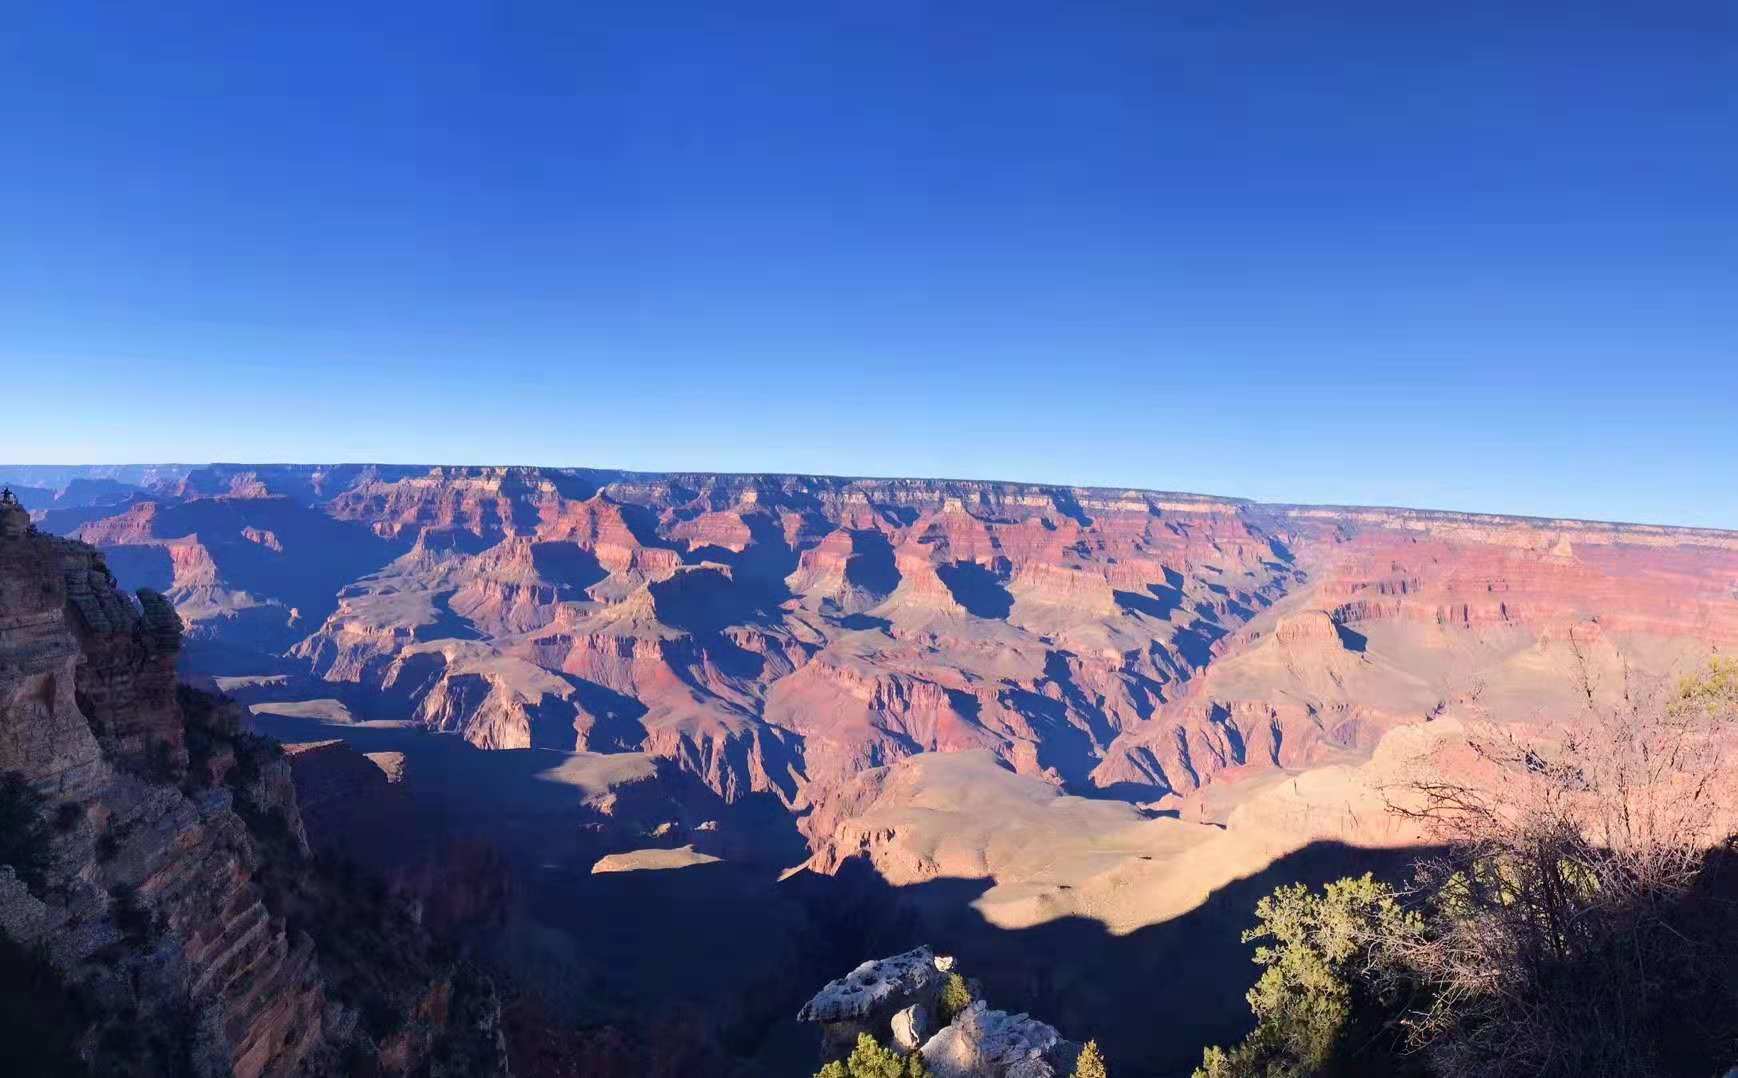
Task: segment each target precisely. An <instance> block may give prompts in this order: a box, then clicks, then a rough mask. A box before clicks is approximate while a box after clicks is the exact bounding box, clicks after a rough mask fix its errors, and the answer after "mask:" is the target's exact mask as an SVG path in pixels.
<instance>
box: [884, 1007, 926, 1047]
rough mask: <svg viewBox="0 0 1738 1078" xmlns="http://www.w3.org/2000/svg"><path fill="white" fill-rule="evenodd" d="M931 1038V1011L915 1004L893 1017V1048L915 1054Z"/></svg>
mask: <svg viewBox="0 0 1738 1078" xmlns="http://www.w3.org/2000/svg"><path fill="white" fill-rule="evenodd" d="M928 1038H929V1010H928V1008H926V1007H924V1005H923V1004H921V1003H913V1004H912V1005H911V1006H909V1007H907V1008H905V1009H904V1010H902V1011H900V1012H899V1013H897V1014H895V1015H894V1016H893V1047H895V1048H897V1049H899V1050H900V1051H901V1052H915V1051H917V1050H918V1049H919V1048H921V1047H923V1042H924V1041H925V1040H927V1039H928Z"/></svg>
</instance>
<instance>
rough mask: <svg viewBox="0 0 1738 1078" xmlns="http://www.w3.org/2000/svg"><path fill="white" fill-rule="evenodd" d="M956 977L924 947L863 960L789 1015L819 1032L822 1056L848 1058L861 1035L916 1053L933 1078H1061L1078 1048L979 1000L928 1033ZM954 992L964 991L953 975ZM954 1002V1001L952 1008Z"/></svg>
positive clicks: (1026, 1018)
mask: <svg viewBox="0 0 1738 1078" xmlns="http://www.w3.org/2000/svg"><path fill="white" fill-rule="evenodd" d="M950 976H952V977H955V978H959V975H958V974H957V973H956V972H955V970H954V960H953V959H952V958H945V957H938V956H937V955H936V954H935V952H934V951H932V950H930V948H928V947H927V946H924V947H917V948H914V949H912V950H910V951H906V952H905V953H904V954H898V955H894V956H892V957H891V958H883V959H879V960H876V961H870V962H865V963H863V964H862V965H860V966H858V967H857V968H856V969H854V970H852V971H851V972H850V973H848V974H846V975H845V976H843V977H840V978H838V979H837V980H834V981H830V982H828V983H827V985H826V986H825V987H824V988H822V989H821V990H820V991H819V992H817V993H815V996H814V998H813V999H811V1000H809V1002H808V1003H806V1004H804V1005H803V1008H802V1010H801V1011H799V1012H798V1013H797V1020H798V1021H800V1022H813V1023H816V1024H818V1025H819V1026H820V1027H821V1038H822V1054H823V1055H824V1056H825V1057H826V1058H829V1059H837V1058H841V1057H843V1056H844V1055H846V1054H848V1053H849V1052H850V1050H851V1048H852V1046H853V1045H855V1044H856V1041H857V1038H858V1036H859V1035H861V1034H865V1033H866V1034H868V1035H869V1036H871V1037H873V1038H875V1040H876V1041H877V1042H878V1043H881V1044H887V1045H891V1046H893V1047H894V1048H895V1050H897V1051H899V1052H902V1053H910V1052H919V1053H921V1054H922V1056H923V1061H924V1063H925V1065H926V1066H927V1067H928V1068H929V1070H930V1072H931V1073H932V1074H934V1075H936V1076H937V1078H1055V1076H1058V1075H1067V1074H1068V1073H1070V1071H1071V1070H1072V1068H1073V1066H1074V1060H1075V1057H1076V1056H1078V1055H1079V1054H1080V1045H1079V1044H1076V1043H1074V1042H1071V1041H1068V1040H1066V1039H1064V1038H1063V1037H1062V1035H1061V1034H1060V1033H1058V1032H1056V1030H1055V1029H1054V1028H1053V1027H1051V1026H1049V1025H1046V1024H1045V1023H1043V1022H1040V1021H1038V1020H1037V1019H1035V1018H1032V1017H1030V1016H1028V1015H1024V1014H1009V1013H1008V1012H1006V1011H997V1010H991V1009H990V1008H989V1005H988V1004H987V1003H985V1002H984V1001H983V1000H981V999H980V1000H974V1001H971V1002H970V1003H969V1004H968V1005H966V1006H964V1007H962V1008H960V1010H959V1011H958V1013H956V1014H955V1015H954V1016H953V1019H952V1021H951V1022H949V1024H947V1025H946V1026H944V1027H942V1028H941V1029H939V1030H935V1031H934V1032H931V1031H930V1029H929V1019H930V1015H932V1014H935V1013H937V1007H938V1005H939V1004H940V1001H941V997H942V990H943V985H944V984H946V983H947V981H948V979H949V977H950ZM958 987H959V989H960V990H966V982H965V981H964V979H963V978H959V980H958ZM956 1005H957V1004H956Z"/></svg>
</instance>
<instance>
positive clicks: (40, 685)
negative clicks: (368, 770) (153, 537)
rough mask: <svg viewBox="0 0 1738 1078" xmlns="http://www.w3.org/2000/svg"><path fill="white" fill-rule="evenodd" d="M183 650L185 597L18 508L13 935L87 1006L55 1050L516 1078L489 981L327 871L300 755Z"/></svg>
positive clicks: (130, 1065) (6, 650) (8, 706)
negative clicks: (193, 671) (311, 849)
mask: <svg viewBox="0 0 1738 1078" xmlns="http://www.w3.org/2000/svg"><path fill="white" fill-rule="evenodd" d="M179 646H180V637H179V633H178V623H177V617H176V614H175V612H174V610H173V609H172V608H171V607H170V606H169V604H168V603H167V602H166V601H165V600H163V599H162V598H161V597H159V596H156V595H154V594H152V593H150V592H143V593H141V594H140V595H139V596H138V598H137V603H136V604H135V601H134V600H133V599H131V598H129V597H128V596H126V595H124V594H123V593H121V592H120V591H119V590H118V589H117V588H116V586H115V582H114V579H113V576H112V574H111V573H110V572H109V570H108V567H107V565H106V564H105V561H104V558H103V556H102V555H101V554H100V553H98V552H97V551H95V550H93V549H92V548H91V547H89V546H86V545H84V544H82V543H77V542H71V541H68V540H64V539H58V538H54V537H51V536H48V535H44V534H40V533H38V532H36V531H35V530H34V529H33V528H32V527H30V526H29V523H28V520H27V519H22V511H21V510H20V509H19V507H18V506H17V505H16V504H15V503H13V502H11V501H10V500H6V501H5V502H4V503H0V774H3V775H4V779H3V781H4V784H5V786H6V790H5V801H6V803H7V805H8V806H9V809H8V818H7V820H6V821H5V827H6V830H7V847H6V849H7V858H8V863H5V864H0V933H3V934H4V936H5V937H6V939H7V940H8V941H9V943H10V944H11V945H13V946H16V947H19V948H21V949H22V951H23V953H26V954H29V955H33V956H35V958H34V959H33V960H35V961H41V962H44V963H46V966H47V968H48V969H50V970H52V971H53V976H54V977H55V978H56V979H57V980H58V982H59V984H60V985H61V986H62V987H61V988H59V989H57V991H60V992H64V993H66V998H67V999H68V1000H70V1001H72V1002H70V1003H69V1004H68V1006H69V1008H71V1010H70V1011H69V1012H68V1014H67V1015H66V1016H65V1017H66V1022H67V1024H68V1028H69V1029H72V1030H75V1031H76V1032H75V1034H74V1035H73V1037H72V1040H71V1042H70V1043H69V1044H67V1045H64V1046H50V1045H45V1046H44V1051H45V1052H46V1051H48V1050H49V1049H50V1048H51V1047H64V1049H65V1050H66V1052H67V1053H68V1055H69V1056H71V1057H76V1058H77V1059H78V1060H80V1061H81V1062H82V1064H83V1065H84V1066H85V1067H87V1068H88V1069H89V1070H90V1071H92V1072H93V1073H99V1074H122V1075H124V1074H168V1073H177V1074H179V1073H187V1074H194V1075H231V1074H233V1075H237V1076H240V1078H255V1076H271V1075H289V1074H296V1073H315V1074H318V1073H346V1072H349V1071H351V1070H352V1069H353V1068H354V1066H355V1065H358V1061H360V1060H362V1059H364V1058H366V1059H368V1060H370V1061H371V1065H373V1066H376V1067H378V1068H379V1069H380V1070H382V1071H383V1072H385V1073H409V1072H411V1071H414V1070H417V1069H419V1068H424V1067H427V1066H429V1065H431V1062H432V1061H434V1060H435V1058H436V1056H437V1055H438V1056H439V1057H440V1058H441V1059H443V1060H454V1061H457V1060H463V1061H464V1063H463V1064H462V1065H460V1069H458V1070H450V1069H447V1064H445V1063H442V1064H438V1065H436V1067H435V1070H436V1073H441V1072H445V1073H478V1074H489V1073H504V1071H503V1067H504V1055H503V1054H502V1051H501V1045H500V1041H499V1037H498V1035H497V1034H496V1033H495V1032H494V1030H493V1026H492V1023H493V1019H492V1017H491V1015H492V1014H493V1013H494V1007H495V1005H494V1004H493V1002H492V1001H493V989H492V988H490V987H489V986H488V984H487V982H486V981H484V980H482V979H480V978H478V977H475V976H473V975H469V974H467V973H466V972H464V971H463V970H459V969H457V968H455V967H452V966H450V965H448V966H442V965H441V964H440V963H437V962H435V961H433V960H432V959H431V958H430V957H429V956H430V953H431V950H430V945H429V941H428V939H427V938H426V936H425V935H423V934H422V933H421V932H420V931H419V930H418V929H417V928H416V926H415V925H413V924H411V923H410V922H409V921H408V920H407V919H404V918H403V917H402V914H396V913H394V912H393V911H391V910H384V909H379V908H375V907H372V906H371V905H370V904H369V901H368V899H367V898H366V896H361V897H359V896H357V895H356V894H355V893H353V891H352V890H350V889H347V888H346V887H344V886H342V885H341V883H340V882H339V881H334V880H331V879H327V878H324V877H323V876H322V875H321V872H320V870H319V869H318V868H317V866H316V865H315V864H314V863H312V862H311V861H309V859H308V858H307V853H308V847H307V840H306V837H305V832H304V830H303V825H302V819H301V815H300V812H299V809H298V805H297V800H296V797H295V793H294V790H293V787H292V785H291V778H290V771H289V766H288V764H287V763H286V762H285V761H284V759H283V758H282V757H281V756H280V755H279V754H278V752H277V751H276V749H275V748H274V747H273V746H272V745H271V744H269V743H266V742H263V741H262V740H260V739H257V738H252V737H249V736H248V735H246V734H244V733H243V732H242V731H241V724H240V712H239V709H238V708H237V707H235V706H234V705H233V704H230V703H227V702H225V701H222V700H220V699H218V698H215V697H211V696H208V695H205V694H202V693H199V692H196V691H193V690H190V689H187V688H185V687H178V686H177V682H176V674H175V661H176V656H177V651H178V649H179ZM368 941H373V944H374V946H377V947H379V948H380V949H381V950H380V954H379V955H368V954H366V953H363V954H359V953H358V951H357V950H356V948H357V947H359V945H361V944H364V943H367V942H368ZM15 987H16V986H14V987H9V988H8V989H7V991H9V992H10V991H13V990H15Z"/></svg>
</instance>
